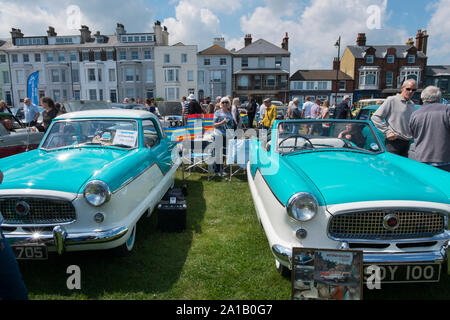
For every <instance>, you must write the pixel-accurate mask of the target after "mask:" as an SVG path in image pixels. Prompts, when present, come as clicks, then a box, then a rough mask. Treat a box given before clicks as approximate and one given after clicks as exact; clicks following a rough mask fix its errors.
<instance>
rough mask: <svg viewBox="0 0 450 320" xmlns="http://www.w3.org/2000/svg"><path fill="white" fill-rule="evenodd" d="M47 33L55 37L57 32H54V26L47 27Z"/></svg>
mask: <svg viewBox="0 0 450 320" xmlns="http://www.w3.org/2000/svg"><path fill="white" fill-rule="evenodd" d="M47 35H48V36H49V37H56V35H57V33H56V32H55V28H54V27H48V30H47Z"/></svg>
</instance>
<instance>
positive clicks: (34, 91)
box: [27, 71, 39, 106]
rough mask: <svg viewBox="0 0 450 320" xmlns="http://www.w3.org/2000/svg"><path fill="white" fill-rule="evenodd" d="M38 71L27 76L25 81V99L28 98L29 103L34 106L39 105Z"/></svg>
mask: <svg viewBox="0 0 450 320" xmlns="http://www.w3.org/2000/svg"><path fill="white" fill-rule="evenodd" d="M38 84H39V71H36V72H33V73H32V74H30V75H29V76H28V80H27V97H28V98H30V100H31V103H32V104H34V105H36V106H37V105H39V93H38Z"/></svg>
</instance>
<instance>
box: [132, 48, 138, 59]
mask: <svg viewBox="0 0 450 320" xmlns="http://www.w3.org/2000/svg"><path fill="white" fill-rule="evenodd" d="M131 60H139V51H137V50H132V51H131Z"/></svg>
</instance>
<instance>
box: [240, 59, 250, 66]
mask: <svg viewBox="0 0 450 320" xmlns="http://www.w3.org/2000/svg"><path fill="white" fill-rule="evenodd" d="M241 67H248V57H242V60H241Z"/></svg>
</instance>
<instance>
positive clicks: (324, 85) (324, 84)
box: [317, 81, 328, 90]
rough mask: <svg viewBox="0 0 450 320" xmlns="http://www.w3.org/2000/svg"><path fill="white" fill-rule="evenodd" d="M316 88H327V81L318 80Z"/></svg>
mask: <svg viewBox="0 0 450 320" xmlns="http://www.w3.org/2000/svg"><path fill="white" fill-rule="evenodd" d="M317 89H319V90H328V81H318V82H317Z"/></svg>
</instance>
